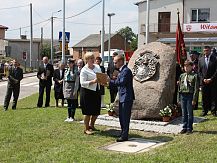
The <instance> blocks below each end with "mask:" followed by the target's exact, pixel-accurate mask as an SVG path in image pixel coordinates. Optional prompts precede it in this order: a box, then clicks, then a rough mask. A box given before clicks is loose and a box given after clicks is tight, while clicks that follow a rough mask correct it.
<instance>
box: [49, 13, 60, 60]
mask: <svg viewBox="0 0 217 163" xmlns="http://www.w3.org/2000/svg"><path fill="white" fill-rule="evenodd" d="M61 11H62V10H58V11H55V12H52V16H51V48H50V60H51V64H53V19H54V18H56V17H53V14H54V13H58V12H61Z"/></svg>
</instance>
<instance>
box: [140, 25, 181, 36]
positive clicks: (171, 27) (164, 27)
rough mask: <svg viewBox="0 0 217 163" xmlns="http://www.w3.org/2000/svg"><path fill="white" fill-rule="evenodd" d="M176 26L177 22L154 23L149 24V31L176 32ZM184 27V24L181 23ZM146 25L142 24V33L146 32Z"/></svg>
mask: <svg viewBox="0 0 217 163" xmlns="http://www.w3.org/2000/svg"><path fill="white" fill-rule="evenodd" d="M176 26H177V23H174V24H171V23H153V24H149V32H162V33H168V32H176ZM181 27H182V24H181ZM145 28H146V25H145V24H142V25H141V26H140V33H141V34H144V33H145Z"/></svg>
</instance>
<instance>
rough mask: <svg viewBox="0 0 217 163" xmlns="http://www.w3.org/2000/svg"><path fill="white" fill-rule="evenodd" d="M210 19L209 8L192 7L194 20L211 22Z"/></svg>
mask: <svg viewBox="0 0 217 163" xmlns="http://www.w3.org/2000/svg"><path fill="white" fill-rule="evenodd" d="M209 20H210V9H209V8H200V9H191V21H192V22H209Z"/></svg>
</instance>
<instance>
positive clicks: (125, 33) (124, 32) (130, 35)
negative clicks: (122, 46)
mask: <svg viewBox="0 0 217 163" xmlns="http://www.w3.org/2000/svg"><path fill="white" fill-rule="evenodd" d="M117 33H118V34H120V35H121V36H122V37H124V38H126V42H128V43H129V44H130V48H131V50H132V51H134V50H135V49H137V37H136V34H135V33H134V32H133V30H132V28H130V27H128V26H126V27H124V28H121V29H119V30H118V31H117Z"/></svg>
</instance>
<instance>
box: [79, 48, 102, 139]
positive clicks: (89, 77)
mask: <svg viewBox="0 0 217 163" xmlns="http://www.w3.org/2000/svg"><path fill="white" fill-rule="evenodd" d="M84 59H85V61H86V65H85V66H84V67H83V68H82V70H81V73H80V83H81V90H80V100H81V101H80V104H81V109H82V113H83V115H84V125H85V130H84V133H85V134H87V135H92V134H93V130H96V129H95V127H94V124H95V121H96V118H97V116H98V115H100V108H101V97H100V96H101V95H100V85H99V83H97V78H96V73H101V69H100V67H99V65H96V64H94V62H95V60H94V55H93V53H92V52H87V53H86V54H85V56H84Z"/></svg>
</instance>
